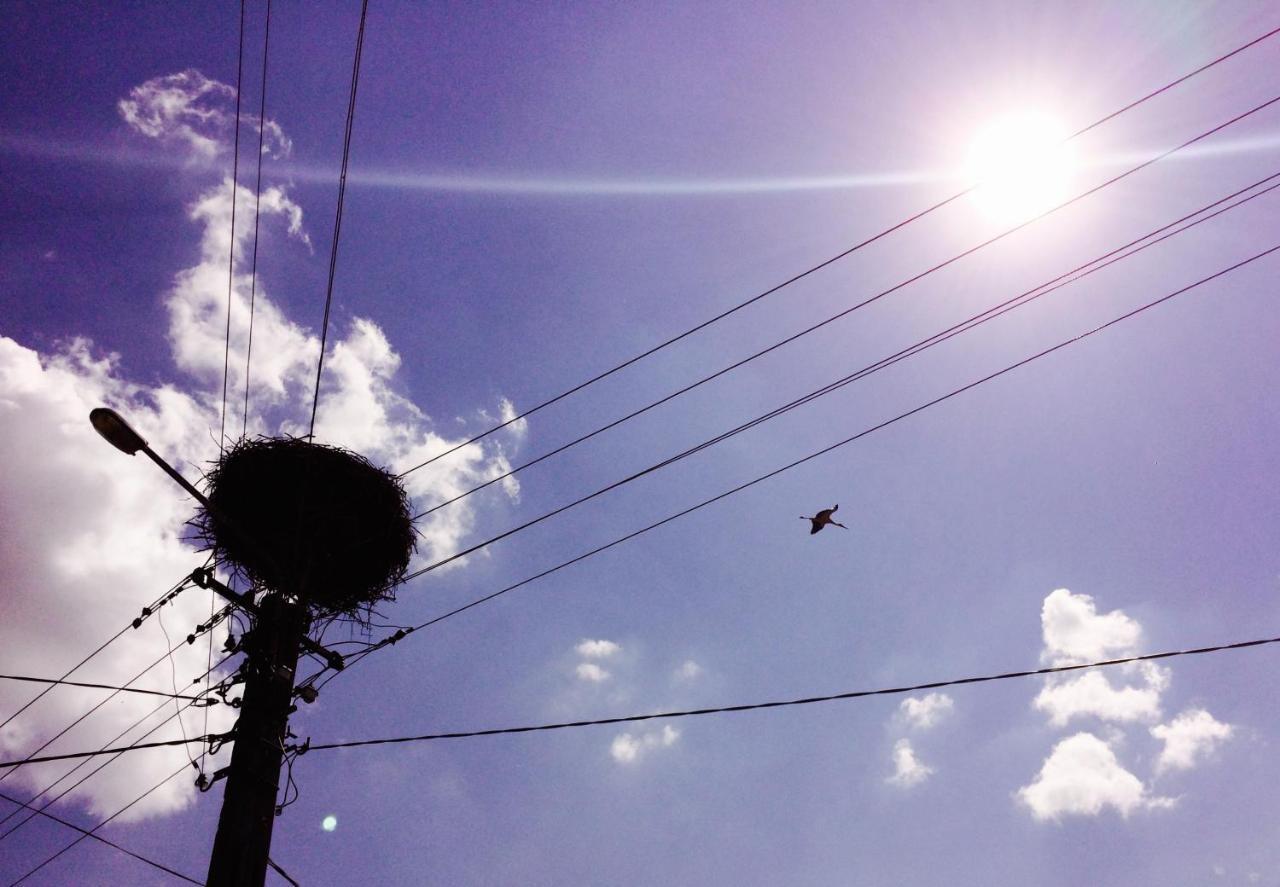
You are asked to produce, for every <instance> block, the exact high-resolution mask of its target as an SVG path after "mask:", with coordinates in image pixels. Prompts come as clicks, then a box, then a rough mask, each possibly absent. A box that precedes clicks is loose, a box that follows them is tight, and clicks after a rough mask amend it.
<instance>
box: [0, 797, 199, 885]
mask: <svg viewBox="0 0 1280 887" xmlns="http://www.w3.org/2000/svg"><path fill="white" fill-rule="evenodd" d="M0 798H3V799H4V800H6V801H9V802H10V803H12V804H17V805H18V806H19V807H25V808H27V809H28V810H35V808H34V807H32V806H31V805H30V804H27V803H25V802H24V801H19V800H18V799H17V798H14V797H11V796H9V795H6V794H5V793H4V792H0ZM35 813H37V814H39V815H40V816H43V817H45V818H46V819H51V820H53V821H54V822H56V823H58V824H59V825H65V826H66V827H67V828H69V829H73V830H75V831H77V832H80V834H82V835H84V836H85V837H88V838H93V839H94V840H95V841H98V842H99V843H101V844H106V845H107V846H108V847H112V848H114V849H116V850H119V851H120V852H121V853H123V854H125V855H126V856H132V857H133V858H134V859H136V860H138V861H139V862H145V863H146V864H147V865H149V866H151V867H153V868H156V869H159V870H160V871H162V872H166V873H168V874H170V875H173V876H174V877H175V878H181V879H182V880H184V881H187V882H188V883H191V884H204V882H203V881H197V880H196V879H195V878H191V877H188V876H187V875H184V874H183V873H182V872H179V871H176V870H174V869H171V868H169V867H168V866H167V865H165V864H164V863H161V862H156V861H155V860H154V859H149V858H147V857H145V856H143V855H142V854H141V853H135V852H134V851H132V850H130V849H128V848H127V847H122V846H120V845H119V844H117V843H116V842H115V841H112V840H109V839H107V838H104V837H102V836H101V835H96V834H94V833H93V832H91V831H89V830H88V829H85V828H82V827H81V826H78V825H76V824H75V823H74V822H68V821H67V820H65V819H63V818H62V817H61V816H55V815H54V814H52V813H46V812H45V811H44V810H35Z"/></svg>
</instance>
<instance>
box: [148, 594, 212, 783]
mask: <svg viewBox="0 0 1280 887" xmlns="http://www.w3.org/2000/svg"><path fill="white" fill-rule="evenodd" d="M156 621H157V622H159V623H160V631H161V632H162V633H163V634H164V645H165V646H166V647H169V646H170V644H169V632H168V631H167V630H166V629H165V627H164V614H163V613H156ZM209 621H210V622H212V621H213V614H212V613H211V614H209ZM209 638H210V641H209V668H212V667H213V640H212V639H213V626H212V625H210V626H209ZM173 649H174V648H172V647H170V649H169V678H170V681H171V683H172V685H173V693H174V696H177V694H178V666H177V665H176V664H175V663H174V661H173ZM164 704H165V705H168V704H169V703H167V702H166V703H164ZM188 707H190V706H189V705H188V706H182V705H179V704H178V700H177V699H174V700H173V708H174V715H175V716H176V717H177V719H178V732H180V733H181V734H182V738H183V739H186V738H187V725H186V723H184V722H183V720H182V711H183V708H188ZM204 718H205V729H204V732H205V733H206V734H207V733H208V732H209V727H208V722H209V710H208V709H205V713H204ZM201 748H202V749H203V746H201ZM187 760H189V761H190V762H191V766H192V767H195V768H196V769H197V770H198V771H199V772H201V773H203V772H204V752H203V751H202V752H201V754H200V763H199V764H197V763H196V761H195V758H194V757H192V756H191V755H189V754H188V755H187Z"/></svg>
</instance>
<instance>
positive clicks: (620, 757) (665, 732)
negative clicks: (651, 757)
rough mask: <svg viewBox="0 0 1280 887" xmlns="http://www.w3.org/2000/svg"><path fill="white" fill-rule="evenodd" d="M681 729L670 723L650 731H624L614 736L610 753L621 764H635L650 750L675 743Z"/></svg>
mask: <svg viewBox="0 0 1280 887" xmlns="http://www.w3.org/2000/svg"><path fill="white" fill-rule="evenodd" d="M679 738H680V731H679V730H677V729H676V728H675V727H672V726H671V725H670V724H667V725H666V726H664V727H663V728H662V729H661V730H653V731H650V732H648V733H636V734H632V733H622V734H619V735H618V736H615V737H614V738H613V743H612V744H611V745H610V746H609V754H610V755H612V756H613V759H614V760H615V761H617V762H618V763H619V764H634V763H635V762H636V761H638V760H640V758H642V757H644V756H645V755H647V754H648V753H649V752H651V751H654V750H655V749H660V748H669V747H670V746H672V745H675V743H676V740H677V739H679Z"/></svg>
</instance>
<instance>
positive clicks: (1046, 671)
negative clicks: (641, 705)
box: [308, 637, 1280, 752]
mask: <svg viewBox="0 0 1280 887" xmlns="http://www.w3.org/2000/svg"><path fill="white" fill-rule="evenodd" d="M1275 643H1280V637H1274V638H1264V639H1262V640H1256V641H1240V642H1237V643H1233V644H1218V645H1215V646H1212V647H1196V648H1194V649H1190V650H1173V651H1169V652H1165V653H1147V654H1143V655H1141V656H1126V657H1124V658H1122V659H1107V660H1104V661H1101V662H1087V663H1082V664H1078V665H1055V666H1050V667H1047V668H1035V669H1028V670H1025V671H1009V672H1004V673H1002V674H989V675H982V676H980V677H971V678H951V679H949V680H941V681H930V682H928V683H925V684H912V685H911V686H907V687H885V688H882V689H879V690H850V691H847V692H844V693H832V694H830V695H827V696H805V697H801V698H799V699H781V700H775V701H772V702H749V703H745V704H741V705H723V706H718V707H715V708H693V709H684V710H680V711H663V712H653V713H651V714H641V715H627V716H625V717H617V718H596V719H594V720H589V721H561V722H558V723H554V724H537V725H534V726H525V727H496V728H493V729H488V730H462V731H456V732H451V733H426V734H423V735H421V736H396V737H391V738H385V739H356V740H351V741H348V742H322V743H312V744H311V746H310V748H309V749H308V751H309V752H316V751H325V750H328V749H335V748H362V747H364V746H370V745H398V744H402V743H406V742H430V741H433V740H437V739H470V738H474V737H477V736H501V735H508V734H513V733H539V732H546V731H550V730H566V729H569V728H574V727H598V726H604V725H608V724H634V723H638V722H641V721H655V720H669V719H672V718H691V717H698V716H700V715H713V714H727V713H731V712H743V711H759V710H761V709H766V708H788V707H792V706H797V705H813V704H815V703H819V702H836V701H839V700H843V699H863V698H866V697H869V696H895V695H901V694H904V693H916V692H919V691H921V690H937V689H940V688H943V687H958V686H961V685H963V684H983V683H989V682H992V681H1007V680H1011V679H1013V678H1030V677H1036V676H1040V675H1053V674H1062V673H1064V672H1071V671H1081V670H1083V669H1090V668H1110V667H1112V666H1116V665H1127V664H1130V663H1133V662H1152V661H1155V660H1159V659H1173V658H1176V657H1179V656H1199V655H1202V654H1205V653H1220V652H1222V651H1224V650H1243V649H1246V648H1249V647H1261V646H1263V645H1266V644H1275Z"/></svg>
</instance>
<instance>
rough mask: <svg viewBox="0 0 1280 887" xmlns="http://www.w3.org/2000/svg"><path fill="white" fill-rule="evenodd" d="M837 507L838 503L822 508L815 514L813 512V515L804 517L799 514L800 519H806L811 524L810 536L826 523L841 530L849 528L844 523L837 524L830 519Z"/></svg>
mask: <svg viewBox="0 0 1280 887" xmlns="http://www.w3.org/2000/svg"><path fill="white" fill-rule="evenodd" d="M839 508H840V506H839V505H833V506H831V507H830V508H824V509H822V510H821V511H819V512H818V513H817V514H815V515H814V516H813V517H805V516H804V515H800V520H807V521H808V522H809V523H811V524H813V529H811V530H809V535H810V536H812V535H813V534H814V533H816V532H818V531H819V530H821V529H822V528H823V527H825V526H826V525H827V524H831V525H832V526H836V527H839V528H840V529H842V530H847V529H849V528H848V527H846V526H845V525H844V524H838V523H836V522H835V521H833V520H832V519H831V515H833V514H835V513H836V511H838V510H839Z"/></svg>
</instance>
